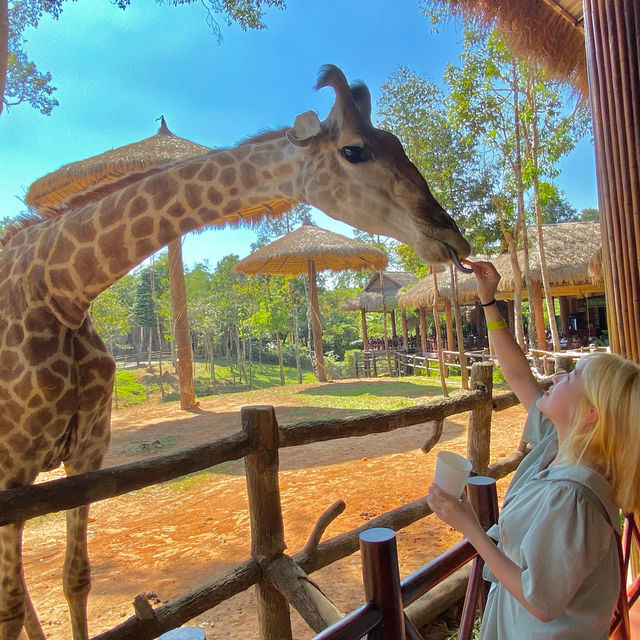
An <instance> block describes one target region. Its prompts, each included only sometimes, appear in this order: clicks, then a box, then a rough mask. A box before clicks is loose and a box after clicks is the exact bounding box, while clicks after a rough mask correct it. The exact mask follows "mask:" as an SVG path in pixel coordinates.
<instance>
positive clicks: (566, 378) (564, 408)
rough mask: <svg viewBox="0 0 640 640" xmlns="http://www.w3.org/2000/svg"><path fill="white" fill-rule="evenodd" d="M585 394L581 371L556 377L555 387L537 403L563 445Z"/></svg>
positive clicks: (554, 379)
mask: <svg viewBox="0 0 640 640" xmlns="http://www.w3.org/2000/svg"><path fill="white" fill-rule="evenodd" d="M583 394H584V381H583V380H582V375H581V373H580V369H574V370H573V371H571V373H564V374H559V375H557V376H554V378H553V385H551V387H550V388H549V390H548V391H545V393H544V394H543V395H542V397H541V398H539V399H538V401H537V402H536V406H537V407H538V409H540V411H541V412H542V413H544V415H545V416H547V417H548V418H549V419H550V420H551V421H552V422H553V424H554V425H555V426H556V430H557V431H558V441H559V442H560V443H561V442H562V440H564V438H565V437H566V435H567V434H568V433H569V431H570V429H571V418H572V416H573V412H574V410H575V408H576V407H577V405H578V402H579V401H580V399H581V398H582V396H583Z"/></svg>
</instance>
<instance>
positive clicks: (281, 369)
mask: <svg viewBox="0 0 640 640" xmlns="http://www.w3.org/2000/svg"><path fill="white" fill-rule="evenodd" d="M276 346H277V347H278V369H279V370H280V385H281V386H283V387H284V385H285V380H284V366H283V365H282V343H281V342H280V334H279V333H278V332H277V331H276Z"/></svg>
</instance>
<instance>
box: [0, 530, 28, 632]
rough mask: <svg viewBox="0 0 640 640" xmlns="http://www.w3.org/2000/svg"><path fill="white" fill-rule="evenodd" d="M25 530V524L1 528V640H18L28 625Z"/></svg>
mask: <svg viewBox="0 0 640 640" xmlns="http://www.w3.org/2000/svg"><path fill="white" fill-rule="evenodd" d="M23 527H24V523H20V524H9V525H6V526H4V527H0V576H2V583H1V584H0V640H16V639H17V638H19V637H20V632H21V631H22V626H23V624H24V608H25V590H24V581H23V578H22V553H21V552H22V529H23Z"/></svg>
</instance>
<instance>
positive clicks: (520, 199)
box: [513, 61, 538, 366]
mask: <svg viewBox="0 0 640 640" xmlns="http://www.w3.org/2000/svg"><path fill="white" fill-rule="evenodd" d="M517 77H518V75H517V70H516V62H515V61H514V62H513V82H514V98H513V121H514V136H515V158H514V173H515V177H516V189H517V207H518V216H517V222H516V228H517V227H518V224H520V225H521V228H522V254H523V265H522V275H523V277H524V283H525V286H526V288H527V298H528V300H529V326H528V331H527V333H528V334H529V347H530V348H532V349H535V348H536V347H537V344H538V341H537V339H536V332H535V324H536V322H535V321H536V311H535V308H534V306H533V304H532V301H533V283H532V281H531V268H530V265H531V263H530V261H529V235H528V233H527V218H526V214H525V208H524V183H523V179H522V163H523V160H522V148H521V141H520V115H521V114H520V101H519V99H518V91H519V86H518V80H517ZM516 236H517V234H516ZM534 360H535V361H536V366H537V365H538V362H537V358H536V356H534Z"/></svg>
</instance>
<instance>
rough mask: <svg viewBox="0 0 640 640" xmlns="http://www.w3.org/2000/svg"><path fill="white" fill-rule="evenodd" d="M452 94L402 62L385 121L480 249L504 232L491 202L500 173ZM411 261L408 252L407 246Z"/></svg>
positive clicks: (386, 93)
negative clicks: (462, 119)
mask: <svg viewBox="0 0 640 640" xmlns="http://www.w3.org/2000/svg"><path fill="white" fill-rule="evenodd" d="M448 101H449V100H448V97H447V96H446V95H445V93H444V92H443V91H442V89H440V88H439V87H438V86H437V85H436V84H435V83H433V82H429V81H427V80H426V79H425V78H423V77H421V76H419V75H417V74H416V73H415V72H414V71H412V70H410V69H409V68H408V67H406V66H401V67H399V68H398V69H397V71H396V72H395V73H394V74H393V75H392V76H391V77H390V78H389V79H388V80H387V82H386V83H385V84H384V85H383V86H382V95H381V98H380V101H379V108H380V126H382V127H383V128H385V129H388V130H390V131H392V132H393V133H395V134H396V135H397V136H398V137H399V138H400V140H401V142H402V143H403V145H404V148H405V151H406V152H407V155H408V156H409V158H410V159H411V160H412V161H413V162H414V164H415V165H416V166H417V167H418V169H420V171H421V173H422V174H423V175H424V177H425V178H426V180H427V182H428V183H429V188H430V189H431V191H432V193H433V195H434V196H435V197H436V199H437V200H438V201H439V202H440V204H441V205H442V206H443V207H444V208H445V209H446V210H447V211H448V212H449V213H450V214H451V215H452V216H453V218H454V219H455V220H456V222H457V224H458V226H459V227H460V229H461V231H462V232H463V233H464V234H465V236H466V237H467V239H468V240H469V241H470V243H471V245H472V248H473V250H474V251H475V252H477V251H479V250H480V249H481V248H482V247H483V246H484V245H485V244H486V243H487V242H491V241H494V240H495V239H496V238H497V237H498V236H499V227H498V225H497V223H496V222H495V216H494V215H493V210H492V207H491V195H492V193H493V191H494V186H493V182H494V177H493V173H492V169H491V166H490V165H489V164H487V163H485V160H484V155H483V154H482V153H481V152H480V149H479V147H478V144H477V140H476V137H475V135H474V132H473V131H472V130H469V128H468V127H461V126H458V125H459V123H457V122H456V120H455V116H456V112H455V111H452V110H451V109H449V108H448ZM403 259H404V261H405V263H410V262H411V261H410V260H408V252H406V251H405V252H404V254H403Z"/></svg>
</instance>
